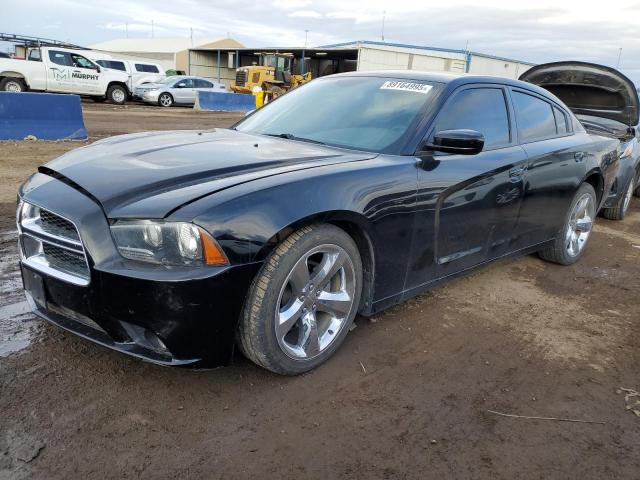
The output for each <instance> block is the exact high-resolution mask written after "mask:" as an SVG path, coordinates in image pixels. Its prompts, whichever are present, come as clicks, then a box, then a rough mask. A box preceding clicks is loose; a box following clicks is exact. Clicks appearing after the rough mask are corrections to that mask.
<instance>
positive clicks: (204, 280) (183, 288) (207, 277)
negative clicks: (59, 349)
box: [19, 173, 261, 367]
mask: <svg viewBox="0 0 640 480" xmlns="http://www.w3.org/2000/svg"><path fill="white" fill-rule="evenodd" d="M19 195H20V197H21V198H22V199H23V200H24V201H26V202H29V203H32V204H35V205H39V206H41V207H43V208H45V209H48V210H49V211H51V212H55V213H56V214H57V215H59V216H61V217H64V218H66V219H69V220H70V221H72V222H73V223H74V224H75V226H76V227H77V229H78V231H79V232H80V236H81V240H82V245H83V248H84V251H85V253H86V259H87V268H88V272H89V273H88V281H87V282H84V283H83V284H73V283H70V282H69V281H65V279H64V278H62V277H61V276H59V275H58V276H56V272H48V271H43V270H41V269H39V268H38V267H37V266H34V265H27V264H25V263H24V261H22V260H21V267H22V268H21V270H22V279H23V283H24V286H25V290H26V291H27V293H28V299H29V301H30V303H31V304H32V307H33V310H34V312H35V313H36V314H37V315H39V316H41V317H43V318H45V319H46V320H48V321H50V322H52V323H54V324H56V325H58V326H60V327H62V328H65V329H67V330H70V331H72V332H74V333H76V334H78V335H80V336H82V337H84V338H87V339H89V340H92V341H94V342H96V343H99V344H101V345H104V346H106V347H109V348H112V349H115V350H118V351H121V352H123V353H126V354H129V355H133V356H135V357H138V358H143V359H145V360H148V361H151V362H155V363H159V364H163V365H197V366H202V367H213V366H219V365H225V364H228V363H229V361H230V360H231V357H232V354H233V349H234V340H235V331H236V326H237V322H238V319H239V317H240V314H241V311H242V307H243V304H244V300H245V297H246V294H247V291H248V289H249V286H250V284H251V281H252V279H253V277H254V276H255V274H256V273H257V271H258V269H259V268H260V265H261V264H260V263H249V264H244V265H233V266H228V267H214V266H210V267H206V266H202V267H192V268H187V267H185V268H178V267H166V268H158V267H159V266H152V265H147V264H143V263H139V262H133V261H130V260H126V259H124V258H123V257H122V256H120V254H119V253H118V251H117V249H116V248H115V245H114V243H113V240H112V238H111V235H110V229H109V222H108V220H107V218H106V216H105V214H104V212H103V210H102V208H101V207H100V205H98V204H97V203H96V202H94V201H93V200H92V199H90V198H89V197H87V196H85V195H84V194H83V193H81V192H80V191H78V190H76V189H75V188H73V187H71V186H69V185H67V184H66V183H63V182H61V181H60V180H57V179H54V178H52V177H50V176H48V175H43V174H40V173H38V174H35V175H33V176H32V177H31V178H30V179H29V180H28V181H27V182H26V183H25V184H24V185H23V186H22V187H21V189H20V192H19ZM20 238H21V241H23V232H22V230H21V229H20Z"/></svg>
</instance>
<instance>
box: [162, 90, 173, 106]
mask: <svg viewBox="0 0 640 480" xmlns="http://www.w3.org/2000/svg"><path fill="white" fill-rule="evenodd" d="M158 105H160V106H161V107H170V106H171V105H173V97H172V96H171V94H169V93H161V94H160V96H159V97H158Z"/></svg>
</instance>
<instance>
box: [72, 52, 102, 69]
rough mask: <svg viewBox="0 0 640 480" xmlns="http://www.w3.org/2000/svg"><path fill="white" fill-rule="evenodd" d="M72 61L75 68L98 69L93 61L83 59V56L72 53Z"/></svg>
mask: <svg viewBox="0 0 640 480" xmlns="http://www.w3.org/2000/svg"><path fill="white" fill-rule="evenodd" d="M71 60H72V61H73V66H74V67H79V68H89V69H91V70H95V69H96V66H95V64H94V63H93V62H92V61H91V60H88V59H86V58H85V57H83V56H82V55H78V54H76V53H72V54H71Z"/></svg>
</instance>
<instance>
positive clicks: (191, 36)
mask: <svg viewBox="0 0 640 480" xmlns="http://www.w3.org/2000/svg"><path fill="white" fill-rule="evenodd" d="M189 32H190V35H189V36H190V38H191V46H192V47H193V28H190V29H189Z"/></svg>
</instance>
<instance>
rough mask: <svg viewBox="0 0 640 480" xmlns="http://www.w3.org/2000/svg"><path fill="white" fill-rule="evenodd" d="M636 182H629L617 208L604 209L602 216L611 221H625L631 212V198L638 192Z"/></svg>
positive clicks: (632, 180) (633, 180) (633, 179)
mask: <svg viewBox="0 0 640 480" xmlns="http://www.w3.org/2000/svg"><path fill="white" fill-rule="evenodd" d="M635 180H636V179H635V178H632V179H631V180H629V184H628V185H627V188H626V189H625V190H624V194H623V195H622V197H620V199H619V200H618V203H617V204H616V206H615V207H611V208H603V209H602V216H603V217H604V218H608V219H609V220H624V217H625V216H626V214H627V210H629V205H631V198H633V193H634V191H635V190H636V182H635Z"/></svg>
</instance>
